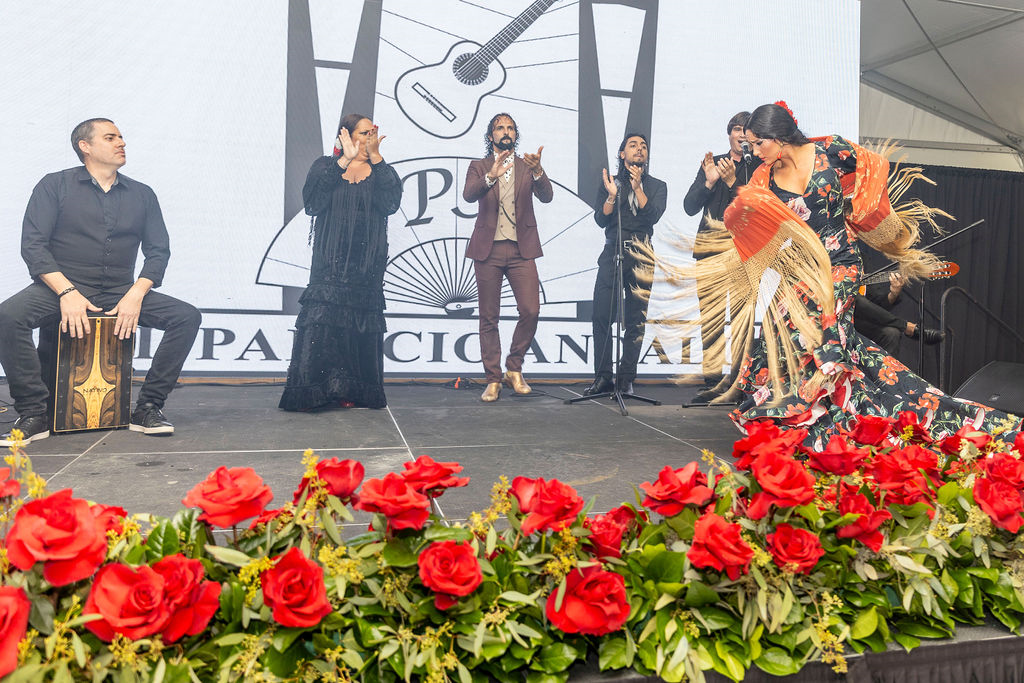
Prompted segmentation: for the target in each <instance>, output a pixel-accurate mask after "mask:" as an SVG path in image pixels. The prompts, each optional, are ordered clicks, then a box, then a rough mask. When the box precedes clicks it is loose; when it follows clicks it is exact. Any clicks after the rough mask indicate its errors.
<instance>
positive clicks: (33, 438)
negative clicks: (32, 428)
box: [0, 429, 50, 448]
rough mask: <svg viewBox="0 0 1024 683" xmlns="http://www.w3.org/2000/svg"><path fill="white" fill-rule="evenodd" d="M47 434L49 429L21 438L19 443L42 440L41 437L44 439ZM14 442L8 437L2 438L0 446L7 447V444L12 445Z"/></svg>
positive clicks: (48, 434)
mask: <svg viewBox="0 0 1024 683" xmlns="http://www.w3.org/2000/svg"><path fill="white" fill-rule="evenodd" d="M49 436H50V430H49V429H47V430H46V431H45V432H39V433H38V434H33V435H32V436H30V437H28V438H27V439H22V440H21V443H23V444H30V443H32V442H33V441H42V440H43V439H45V438H47V437H49ZM14 443H15V442H14V441H10V440H8V439H4V440H3V441H0V447H4V448H7V447H9V446H13V445H14Z"/></svg>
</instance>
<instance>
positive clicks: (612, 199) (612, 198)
mask: <svg viewBox="0 0 1024 683" xmlns="http://www.w3.org/2000/svg"><path fill="white" fill-rule="evenodd" d="M615 199H616V197H615V195H608V199H606V200H604V203H605V204H614V203H615Z"/></svg>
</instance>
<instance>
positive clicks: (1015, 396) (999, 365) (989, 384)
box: [953, 361, 1024, 415]
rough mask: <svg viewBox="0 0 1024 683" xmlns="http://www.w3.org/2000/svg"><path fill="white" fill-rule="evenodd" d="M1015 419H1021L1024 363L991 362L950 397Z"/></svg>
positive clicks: (1023, 403)
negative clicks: (1009, 414) (980, 405)
mask: <svg viewBox="0 0 1024 683" xmlns="http://www.w3.org/2000/svg"><path fill="white" fill-rule="evenodd" d="M953 395H954V396H956V397H957V398H966V399H967V400H969V401H975V402H976V403H981V404H984V405H987V406H989V407H991V408H997V409H999V410H1003V411H1005V412H1007V413H1013V414H1014V415H1024V363H1007V362H1005V361H992V362H991V363H989V364H988V365H986V366H985V367H983V368H982V369H981V370H978V371H977V372H976V373H974V374H973V375H971V376H970V377H968V378H967V381H966V382H964V383H963V384H962V385H960V388H959V389H957V390H956V393H955V394H953Z"/></svg>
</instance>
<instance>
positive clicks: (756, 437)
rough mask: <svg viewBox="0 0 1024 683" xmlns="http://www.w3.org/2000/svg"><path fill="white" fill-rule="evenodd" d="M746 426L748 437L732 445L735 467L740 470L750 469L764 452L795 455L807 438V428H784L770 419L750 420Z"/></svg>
mask: <svg viewBox="0 0 1024 683" xmlns="http://www.w3.org/2000/svg"><path fill="white" fill-rule="evenodd" d="M744 428H745V429H746V430H747V436H746V438H743V439H740V440H739V441H737V442H736V443H734V444H733V446H732V457H733V458H735V459H736V462H735V464H734V467H735V468H736V469H738V470H749V469H750V466H751V465H752V464H753V463H754V461H755V460H757V458H758V456H760V455H762V454H764V453H773V452H774V453H782V454H784V455H793V454H794V453H796V450H797V448H798V447H799V445H800V444H801V443H803V440H804V439H806V438H807V430H806V429H786V430H782V429H779V428H778V427H777V426H776V425H775V423H773V422H770V421H768V420H755V421H753V422H748V423H747V424H745V425H744Z"/></svg>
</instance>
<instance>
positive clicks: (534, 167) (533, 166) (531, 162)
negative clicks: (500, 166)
mask: <svg viewBox="0 0 1024 683" xmlns="http://www.w3.org/2000/svg"><path fill="white" fill-rule="evenodd" d="M543 151H544V145H541V146H540V147H539V148H538V149H537V153H536V154H530V153H529V152H527V153H526V154H524V155H523V161H525V162H526V165H527V166H529V167H530V170H531V171H532V172H533V175H535V176H539V175H540V174H541V173H543V172H544V169H543V168H542V167H541V165H540V155H541V152H543Z"/></svg>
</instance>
